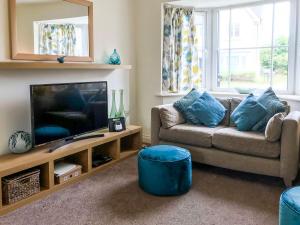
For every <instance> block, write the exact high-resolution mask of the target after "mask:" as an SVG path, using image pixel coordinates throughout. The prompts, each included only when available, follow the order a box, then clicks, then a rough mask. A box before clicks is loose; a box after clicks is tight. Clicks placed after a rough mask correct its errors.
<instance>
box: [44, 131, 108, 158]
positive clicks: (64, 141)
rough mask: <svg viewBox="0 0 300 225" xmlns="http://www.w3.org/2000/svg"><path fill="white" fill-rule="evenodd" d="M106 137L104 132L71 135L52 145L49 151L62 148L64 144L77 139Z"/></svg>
mask: <svg viewBox="0 0 300 225" xmlns="http://www.w3.org/2000/svg"><path fill="white" fill-rule="evenodd" d="M101 137H104V134H94V135H88V136H83V137H69V138H66V139H65V140H62V141H59V142H58V143H56V144H54V145H53V146H52V147H50V148H49V153H52V152H54V151H55V150H57V149H59V148H61V147H62V146H64V145H68V144H71V143H74V142H77V141H82V140H87V139H91V138H101Z"/></svg>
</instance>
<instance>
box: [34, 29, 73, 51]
mask: <svg viewBox="0 0 300 225" xmlns="http://www.w3.org/2000/svg"><path fill="white" fill-rule="evenodd" d="M75 45H76V32H75V26H74V25H73V24H40V26H39V53H40V54H48V55H69V56H74V55H75Z"/></svg>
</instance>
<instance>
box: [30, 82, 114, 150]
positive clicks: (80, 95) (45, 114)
mask: <svg viewBox="0 0 300 225" xmlns="http://www.w3.org/2000/svg"><path fill="white" fill-rule="evenodd" d="M30 96H31V128H32V137H33V144H34V146H37V145H42V144H46V143H49V142H52V141H56V140H65V139H67V138H70V137H75V136H78V135H81V134H85V133H88V132H92V131H95V130H98V129H104V128H107V126H108V101H107V82H89V83H69V84H45V85H31V86H30Z"/></svg>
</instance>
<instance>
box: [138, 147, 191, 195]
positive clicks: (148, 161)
mask: <svg viewBox="0 0 300 225" xmlns="http://www.w3.org/2000/svg"><path fill="white" fill-rule="evenodd" d="M138 170H139V185H140V187H141V188H142V189H143V190H144V191H145V192H147V193H150V194H153V195H159V196H172V195H181V194H184V193H186V192H188V191H189V189H190V187H191V185H192V160H191V154H190V152H189V151H187V150H185V149H183V148H180V147H176V146H170V145H157V146H152V147H147V148H144V149H143V150H141V151H140V152H139V155H138Z"/></svg>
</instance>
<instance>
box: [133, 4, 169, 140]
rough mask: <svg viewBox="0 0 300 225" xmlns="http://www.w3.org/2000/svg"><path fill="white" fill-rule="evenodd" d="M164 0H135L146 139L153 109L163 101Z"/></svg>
mask: <svg viewBox="0 0 300 225" xmlns="http://www.w3.org/2000/svg"><path fill="white" fill-rule="evenodd" d="M163 2H168V1H165V0H150V1H149V0H137V1H136V21H137V22H136V29H137V30H136V34H137V35H136V37H137V65H138V66H137V74H138V76H137V93H138V94H137V101H138V118H139V122H140V123H141V124H142V125H143V133H144V138H145V139H146V141H149V138H150V117H151V108H152V107H153V106H155V105H159V104H162V98H159V97H157V96H156V95H157V94H159V93H160V88H161V84H160V82H161V79H160V74H161V72H160V70H161V4H162V3H163Z"/></svg>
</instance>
